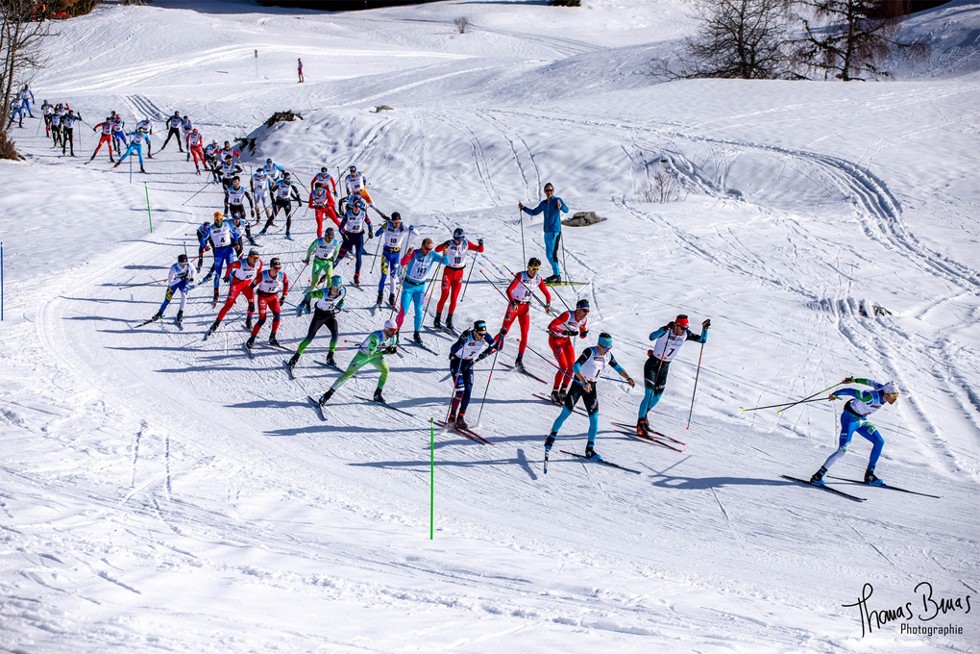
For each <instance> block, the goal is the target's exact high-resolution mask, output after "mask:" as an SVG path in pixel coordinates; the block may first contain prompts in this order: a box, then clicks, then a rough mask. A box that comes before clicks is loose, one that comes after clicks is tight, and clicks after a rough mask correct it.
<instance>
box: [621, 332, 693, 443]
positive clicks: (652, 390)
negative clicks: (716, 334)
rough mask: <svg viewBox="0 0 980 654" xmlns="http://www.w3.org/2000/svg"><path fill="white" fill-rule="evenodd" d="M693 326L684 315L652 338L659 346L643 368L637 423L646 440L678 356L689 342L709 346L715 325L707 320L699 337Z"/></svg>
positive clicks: (651, 335)
mask: <svg viewBox="0 0 980 654" xmlns="http://www.w3.org/2000/svg"><path fill="white" fill-rule="evenodd" d="M690 324H691V323H690V320H688V317H687V316H686V315H684V314H680V315H678V316H677V317H676V318H675V319H674V320H672V321H671V322H669V323H667V324H666V325H664V326H663V327H661V328H660V329H658V330H656V331H655V332H652V333H651V334H650V340H651V341H655V343H654V345H653V349H652V350H649V351H648V352H647V355H648V356H647V362H646V363H645V364H644V366H643V385H644V387H645V390H644V393H643V400H642V401H641V402H640V409H639V413H638V414H637V420H636V431H637V433H639V434H640V435H644V436H645V435H647V434H648V432H649V431H650V423H649V422H648V421H647V414H648V413H649V412H650V410H651V409H653V407H655V406H657V402H659V401H660V398H661V397H662V396H663V393H664V389H665V388H667V372H668V371H669V370H670V362H671V361H673V360H674V357H675V356H677V352H678V351H680V349H681V346H682V345H684V343H686V342H687V341H696V342H698V343H707V342H708V328H709V327H711V321H710V320H705V321H704V322H702V323H701V330H702V331H701V333H700V334H695V333H694V332H692V331H691V330H690V329H688V327H689V326H690Z"/></svg>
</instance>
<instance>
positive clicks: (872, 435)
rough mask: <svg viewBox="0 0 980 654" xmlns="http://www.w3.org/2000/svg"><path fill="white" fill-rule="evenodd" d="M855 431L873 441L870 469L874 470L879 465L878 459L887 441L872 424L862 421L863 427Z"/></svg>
mask: <svg viewBox="0 0 980 654" xmlns="http://www.w3.org/2000/svg"><path fill="white" fill-rule="evenodd" d="M855 431H856V432H857V433H859V434H861V435H862V436H864V437H865V438H867V439H868V440H869V441H871V444H872V445H873V447H872V448H871V457H870V458H869V459H868V468H870V469H871V470H874V467H875V466H876V465H878V457H880V456H881V450H882V449H883V448H884V447H885V439H884V438H882V437H881V433H879V432H878V429H877V428H876V427H875V426H874V425H872V424H871V423H870V422H866V421H861V425H860V426H859V427H858V428H857V429H856V430H855Z"/></svg>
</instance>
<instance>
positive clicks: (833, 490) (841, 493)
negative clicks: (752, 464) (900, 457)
mask: <svg viewBox="0 0 980 654" xmlns="http://www.w3.org/2000/svg"><path fill="white" fill-rule="evenodd" d="M780 477H782V478H783V479H789V480H790V481H795V482H797V483H800V484H803V485H805V486H812V487H813V488H819V489H821V490H825V491H827V492H828V493H832V494H834V495H837V496H839V497H843V498H845V499H848V500H851V501H852V502H864V501H866V500H867V498H865V497H858V496H857V495H852V494H851V493H846V492H844V491H842V490H840V489H837V488H833V487H832V486H827V485H825V484H814V483H813V482H811V481H810V480H809V479H800V478H798V477H790V476H789V475H780ZM830 478H831V479H836V480H838V481H844V482H847V483H850V484H860V485H862V486H868V487H869V488H884V489H885V490H893V491H897V492H899V493H908V494H909V495H919V496H921V497H931V498H933V499H937V500H938V499H941V498H940V496H939V495H932V494H931V493H922V492H920V491H914V490H909V489H908V488H900V487H898V486H892V485H890V484H881V485H880V486H871V485H870V484H866V483H865V482H863V481H861V480H859V479H847V478H845V477H830Z"/></svg>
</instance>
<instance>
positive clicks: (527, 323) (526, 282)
mask: <svg viewBox="0 0 980 654" xmlns="http://www.w3.org/2000/svg"><path fill="white" fill-rule="evenodd" d="M539 270H541V260H540V259H538V258H536V257H531V258H530V259H528V262H527V270H526V271H521V272H519V273H517V274H516V275H514V281H512V282H511V283H510V286H508V287H507V300H508V302H509V304H508V305H507V312H506V313H505V314H504V321H503V323H501V325H500V336H499V337H498V339H499V341H500V342H501V344H502V343H503V339H504V337H505V336H506V335H507V332H508V331H509V330H510V326H511V325H512V324H514V320H515V319H516V320H517V321H518V323H519V324H520V326H521V344H520V345H519V346H518V348H517V358H516V359H514V366H515V367H516V368H518V369H523V368H524V352H525V351H526V350H527V337H528V330H529V329H530V327H531V317H530V316H529V315H528V311H529V309H530V304H531V296H532V295H533V294H534V287H535V286H536V287H537V288H538V290H540V291H541V294H542V295H544V301H545V306H544V310H545V312H546V313H548V314H549V315H550V314H551V293H550V292H549V291H548V286H547V285H546V284H545V283H544V279H542V278H541V275H539V274H538V271H539Z"/></svg>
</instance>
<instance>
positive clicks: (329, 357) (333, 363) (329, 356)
mask: <svg viewBox="0 0 980 654" xmlns="http://www.w3.org/2000/svg"><path fill="white" fill-rule="evenodd" d="M297 358H298V357H297ZM327 365H328V366H336V365H337V362H336V361H334V360H333V352H327Z"/></svg>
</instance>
